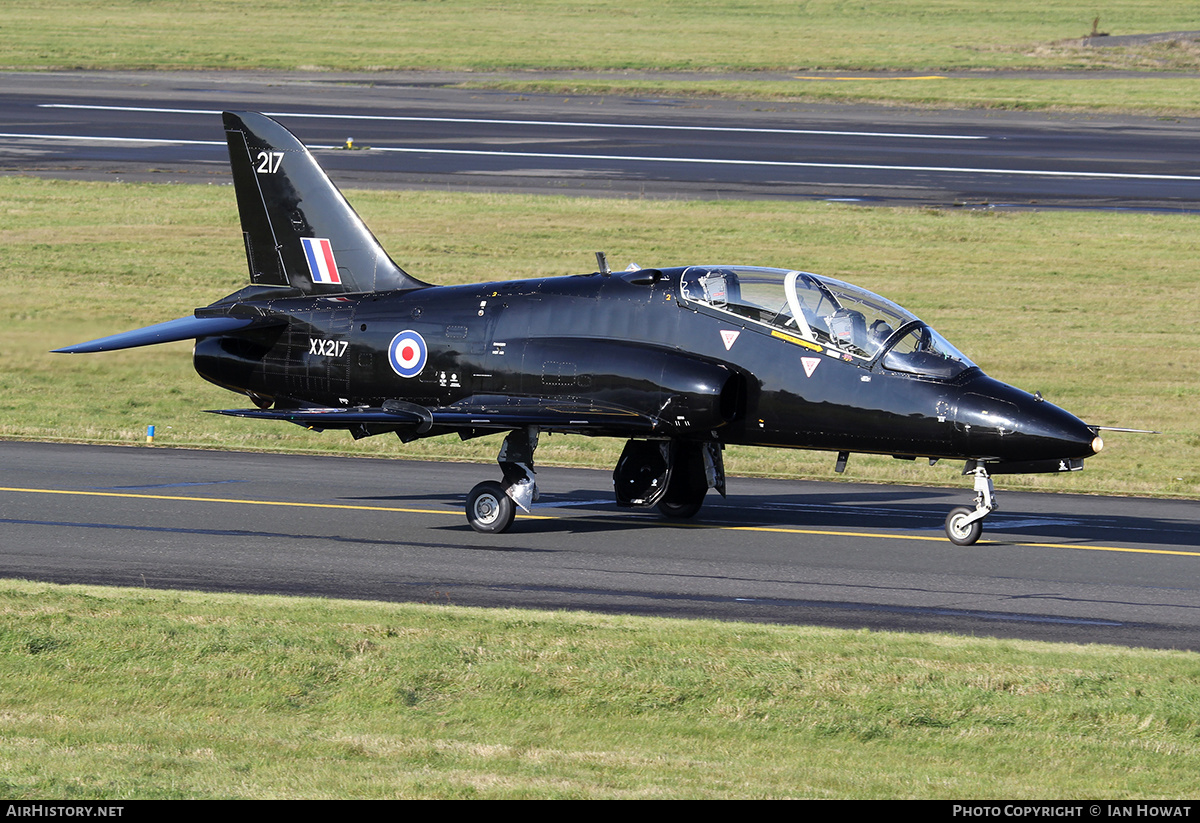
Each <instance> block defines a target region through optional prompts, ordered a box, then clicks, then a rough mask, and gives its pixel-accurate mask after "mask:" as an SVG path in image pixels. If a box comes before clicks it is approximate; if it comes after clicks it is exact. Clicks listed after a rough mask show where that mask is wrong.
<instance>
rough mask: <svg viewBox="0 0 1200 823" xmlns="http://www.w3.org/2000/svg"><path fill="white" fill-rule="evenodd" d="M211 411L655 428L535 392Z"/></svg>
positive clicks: (502, 425)
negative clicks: (441, 402)
mask: <svg viewBox="0 0 1200 823" xmlns="http://www.w3.org/2000/svg"><path fill="white" fill-rule="evenodd" d="M211 412H212V413H213V414H225V415H230V416H233V417H250V418H255V419H259V420H286V421H287V422H289V423H295V424H297V425H300V426H305V427H307V428H313V429H318V430H320V429H352V428H356V427H358V426H362V425H367V426H372V425H374V426H379V425H383V426H395V427H405V428H407V427H412V428H413V430H414V433H415V434H418V435H423V434H426V433H428V432H431V431H433V430H435V429H438V430H441V431H446V430H452V431H461V430H465V429H483V430H489V429H490V430H495V431H508V430H511V429H516V428H521V427H523V426H538V427H539V428H543V429H548V430H554V431H571V432H579V433H583V434H601V433H606V432H617V433H620V434H622V435H624V436H635V435H639V434H651V433H653V432H655V431H656V430H657V429H658V428H659V420H658V419H657V418H655V417H652V416H650V415H646V414H642V413H639V412H635V411H631V410H629V409H625V408H621V407H619V406H612V405H602V404H597V403H584V402H579V401H572V400H556V399H551V398H537V397H513V398H508V397H489V398H467V399H466V400H463V401H460V402H458V403H454V404H451V405H449V406H442V407H438V408H427V407H425V406H420V405H417V404H415V403H407V402H404V401H398V400H389V401H387V402H385V403H384V404H383V405H382V406H353V407H344V406H343V407H337V406H331V407H305V408H298V409H213V410H211Z"/></svg>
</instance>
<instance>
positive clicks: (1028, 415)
mask: <svg viewBox="0 0 1200 823" xmlns="http://www.w3.org/2000/svg"><path fill="white" fill-rule="evenodd" d="M966 389H967V390H966V392H965V393H964V395H963V397H962V398H961V399H960V401H959V407H958V413H957V415H956V418H955V426H956V428H957V430H958V432H959V433H960V435H961V436H962V438H963V444H964V446H965V447H966V448H967V449H968V450H969V451H971V452H973V453H978V455H979V456H980V457H993V458H999V459H1001V460H1014V461H1016V460H1059V459H1065V458H1084V457H1091V456H1092V455H1094V454H1096V453H1097V452H1099V451H1100V449H1101V448H1103V447H1104V442H1103V441H1102V440H1101V439H1100V438H1099V437H1097V436H1096V433H1095V432H1094V431H1092V429H1090V428H1088V425H1087V424H1086V423H1084V422H1083V421H1082V420H1080V419H1079V418H1078V417H1076V416H1075V415H1073V414H1071V413H1070V412H1068V411H1066V410H1064V409H1061V408H1059V407H1058V406H1056V405H1054V404H1053V403H1049V402H1047V401H1045V400H1043V399H1041V397H1039V396H1034V395H1031V394H1028V393H1027V392H1024V391H1021V390H1020V389H1017V388H1014V387H1012V386H1009V385H1007V384H1005V383H1001V382H1000V381H999V380H993V379H992V378H990V377H986V376H981V377H980V378H979V379H978V380H976V381H973V382H972V383H971V384H970V385H969V386H967V387H966Z"/></svg>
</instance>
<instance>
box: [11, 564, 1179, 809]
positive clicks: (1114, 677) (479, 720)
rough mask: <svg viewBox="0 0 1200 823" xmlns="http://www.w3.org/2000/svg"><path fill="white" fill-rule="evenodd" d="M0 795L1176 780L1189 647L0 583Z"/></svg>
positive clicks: (460, 793)
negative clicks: (1129, 646) (0, 697)
mask: <svg viewBox="0 0 1200 823" xmlns="http://www.w3.org/2000/svg"><path fill="white" fill-rule="evenodd" d="M0 690H2V691H0V693H2V695H3V706H2V707H0V730H2V732H3V734H2V735H0V738H2V740H3V743H2V744H0V765H2V768H0V792H2V793H3V794H4V796H5V797H7V798H9V799H22V798H46V797H56V798H112V799H118V798H136V797H150V798H155V797H177V798H180V797H255V798H270V797H293V798H294V797H312V798H332V797H368V798H396V797H481V798H593V797H608V798H668V797H697V798H701V797H703V798H734V797H852V798H878V797H892V798H897V797H909V798H938V797H971V798H1006V799H1014V800H1015V799H1025V798H1050V799H1052V798H1059V799H1068V798H1079V797H1109V798H1146V797H1175V798H1180V797H1190V796H1192V794H1193V793H1194V789H1195V774H1196V771H1197V768H1198V767H1200V743H1198V741H1200V715H1197V713H1196V710H1195V706H1196V705H1198V704H1200V693H1198V690H1200V656H1197V655H1196V654H1192V653H1182V652H1169V651H1147V650H1138V649H1115V648H1111V647H1102V646H1069V645H1067V646H1063V645H1051V644H1044V643H1035V642H1024V641H1012V640H989V639H980V638H966V637H951V636H944V635H922V636H909V635H901V634H891V633H876V632H868V631H839V630H832V629H821V628H803V627H787V626H765V625H751V624H738V623H716V622H708V621H690V620H689V621H679V620H662V619H653V618H635V617H620V616H603V615H588V614H576V613H546V612H531V611H515V610H477V609H464V608H458V607H454V606H447V605H440V606H439V605H415V604H385V603H359V602H345V601H329V600H319V599H298V598H284V597H249V596H239V595H227V594H212V595H205V594H196V593H185V592H175V591H150V590H138V589H119V590H118V589H109V588H102V587H93V586H53V585H48V584H39V583H28V582H18V581H6V582H4V583H3V584H2V585H0Z"/></svg>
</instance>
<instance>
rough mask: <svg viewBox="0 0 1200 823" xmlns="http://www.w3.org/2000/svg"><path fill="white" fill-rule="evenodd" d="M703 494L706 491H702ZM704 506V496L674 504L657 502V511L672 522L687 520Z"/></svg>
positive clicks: (666, 501)
mask: <svg viewBox="0 0 1200 823" xmlns="http://www.w3.org/2000/svg"><path fill="white" fill-rule="evenodd" d="M704 491H705V492H707V491H708V489H704ZM703 505H704V494H703V493H701V494H700V496H699V497H696V498H693V499H692V500H688V501H686V502H682V503H679V502H675V501H671V500H667V499H665V498H664V499H663V500H660V501H658V511H659V513H660V514H662V515H663V516H664V517H669V518H671V519H672V520H687V519H688V518H689V517H695V516H696V512H698V511H700V507H701V506H703Z"/></svg>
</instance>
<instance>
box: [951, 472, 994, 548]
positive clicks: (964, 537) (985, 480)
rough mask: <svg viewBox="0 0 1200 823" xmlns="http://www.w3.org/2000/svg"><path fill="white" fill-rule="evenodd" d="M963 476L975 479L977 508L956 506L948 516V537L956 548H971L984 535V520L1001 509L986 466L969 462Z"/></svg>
mask: <svg viewBox="0 0 1200 823" xmlns="http://www.w3.org/2000/svg"><path fill="white" fill-rule="evenodd" d="M963 474H969V475H972V476H974V478H975V508H973V509H972V508H969V507H967V506H956V507H955V508H953V509H951V510H950V514H948V515H946V537H949V538H950V542H951V543H953V544H954V545H956V546H971V545H974V543H975V541H977V540H978V539H979V535H981V534H982V533H983V518H985V517H987V516H988V515H989V514H991V513H992V512H994V511H996V510H997V509H998V508H1000V507H999V506H998V505H997V504H996V490H995V488H994V487H993V486H992V478H991V476H989V475H988V472H987V469H986V468H984V465H983V464H982V463H980V462H978V461H976V460H969V461H967V465H966V466H965V467H964V468H963Z"/></svg>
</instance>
